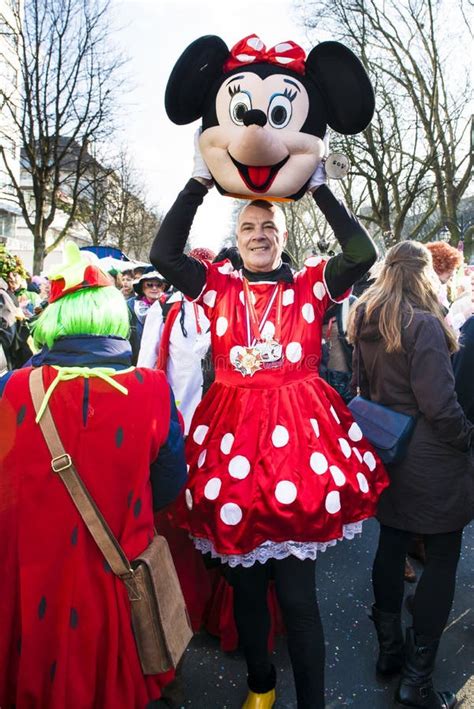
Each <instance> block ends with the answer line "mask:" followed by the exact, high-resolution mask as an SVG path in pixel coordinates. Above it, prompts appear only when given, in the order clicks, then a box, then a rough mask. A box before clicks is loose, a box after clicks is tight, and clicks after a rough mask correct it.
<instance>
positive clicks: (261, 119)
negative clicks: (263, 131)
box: [243, 108, 267, 128]
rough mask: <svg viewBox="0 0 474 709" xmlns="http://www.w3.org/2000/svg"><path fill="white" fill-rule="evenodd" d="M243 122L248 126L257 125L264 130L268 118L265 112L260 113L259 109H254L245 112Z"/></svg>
mask: <svg viewBox="0 0 474 709" xmlns="http://www.w3.org/2000/svg"><path fill="white" fill-rule="evenodd" d="M243 120H244V125H246V126H253V125H255V126H260V127H261V128H263V126H264V125H265V124H266V122H267V117H266V115H265V113H264V112H263V111H260V110H259V109H258V108H252V109H250V111H246V112H245V114H244V119H243Z"/></svg>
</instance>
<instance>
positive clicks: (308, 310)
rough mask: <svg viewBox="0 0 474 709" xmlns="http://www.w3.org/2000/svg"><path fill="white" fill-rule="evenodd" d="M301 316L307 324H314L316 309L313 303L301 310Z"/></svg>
mask: <svg viewBox="0 0 474 709" xmlns="http://www.w3.org/2000/svg"><path fill="white" fill-rule="evenodd" d="M301 314H302V316H303V317H304V319H305V320H306V322H307V323H312V322H314V308H313V306H312V305H311V303H305V304H304V305H303V307H302V308H301Z"/></svg>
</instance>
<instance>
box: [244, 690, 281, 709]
mask: <svg viewBox="0 0 474 709" xmlns="http://www.w3.org/2000/svg"><path fill="white" fill-rule="evenodd" d="M274 704H275V690H274V689H271V690H270V691H269V692H265V693H264V694H257V692H252V691H251V690H249V693H248V695H247V699H246V700H245V702H244V703H243V704H242V709H272V706H273V705H274Z"/></svg>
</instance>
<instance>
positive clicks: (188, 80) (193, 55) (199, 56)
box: [165, 35, 229, 125]
mask: <svg viewBox="0 0 474 709" xmlns="http://www.w3.org/2000/svg"><path fill="white" fill-rule="evenodd" d="M228 56H229V49H228V47H227V45H226V43H225V42H224V41H223V40H222V39H221V38H220V37H216V36H215V35H206V36H204V37H200V38H199V39H196V40H195V41H194V42H192V44H190V45H189V47H187V49H185V50H184V52H183V53H182V55H181V56H180V58H179V59H178V61H177V62H176V64H175V65H174V68H173V71H172V72H171V75H170V78H169V79H168V84H167V86H166V92H165V109H166V113H167V114H168V117H169V118H170V120H172V121H173V123H177V124H178V125H184V124H185V123H192V122H193V121H195V120H196V119H197V118H200V117H201V116H202V115H203V112H204V110H205V108H206V105H205V104H206V100H207V98H208V92H209V89H210V88H211V86H212V85H213V83H214V82H215V80H216V79H217V78H218V77H219V75H220V74H222V67H223V65H224V62H225V60H226V59H227V58H228Z"/></svg>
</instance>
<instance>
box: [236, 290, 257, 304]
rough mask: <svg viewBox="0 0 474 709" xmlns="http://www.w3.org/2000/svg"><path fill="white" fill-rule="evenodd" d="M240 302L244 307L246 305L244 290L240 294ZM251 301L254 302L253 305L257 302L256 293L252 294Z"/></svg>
mask: <svg viewBox="0 0 474 709" xmlns="http://www.w3.org/2000/svg"><path fill="white" fill-rule="evenodd" d="M239 300H240V302H241V303H242V305H245V295H244V291H243V290H241V291H240V293H239ZM250 300H251V301H252V303H255V301H256V298H255V293H250Z"/></svg>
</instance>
